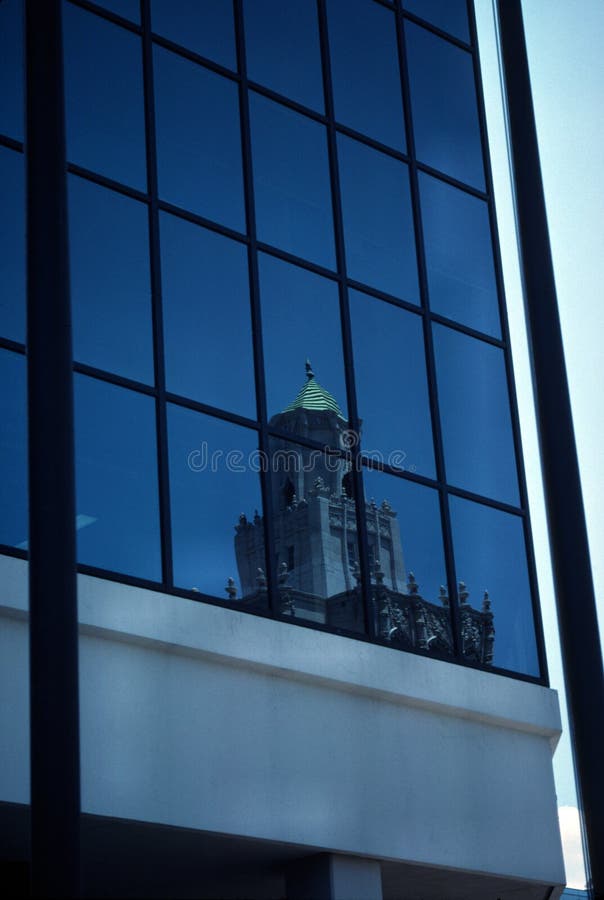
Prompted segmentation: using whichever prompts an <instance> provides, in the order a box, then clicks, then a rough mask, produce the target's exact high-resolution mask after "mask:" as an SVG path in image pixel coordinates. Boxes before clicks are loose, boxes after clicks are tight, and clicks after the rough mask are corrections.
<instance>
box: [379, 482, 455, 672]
mask: <svg viewBox="0 0 604 900" xmlns="http://www.w3.org/2000/svg"><path fill="white" fill-rule="evenodd" d="M363 480H364V482H365V499H366V519H367V532H368V534H367V539H368V542H369V564H370V568H371V594H372V598H373V602H374V616H375V622H376V632H377V634H379V636H380V637H381V638H382V639H384V640H387V641H391V642H392V643H393V644H394V645H395V646H398V647H401V648H402V649H407V650H427V651H430V652H433V653H439V654H441V655H442V654H444V655H449V654H451V653H452V650H453V642H452V637H451V626H450V616H449V605H448V590H447V575H446V569H445V558H444V552H443V543H442V532H441V526H440V512H439V503H438V494H437V492H436V491H433V490H431V489H430V488H426V487H423V486H422V485H418V484H413V482H410V481H405V480H403V479H401V478H394V477H393V476H390V475H385V474H383V473H382V472H372V471H370V470H368V469H365V470H364V473H363Z"/></svg>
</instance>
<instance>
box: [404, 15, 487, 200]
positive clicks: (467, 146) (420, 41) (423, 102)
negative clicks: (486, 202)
mask: <svg viewBox="0 0 604 900" xmlns="http://www.w3.org/2000/svg"><path fill="white" fill-rule="evenodd" d="M406 34H407V55H408V60H409V81H410V89H411V106H412V111H413V129H414V134H415V149H416V152H417V157H418V159H419V160H420V161H421V162H424V163H427V164H428V165H430V166H434V168H435V169H440V170H441V171H443V172H446V173H447V174H448V175H452V176H453V177H454V178H458V179H459V180H460V181H464V182H466V183H467V184H471V185H473V186H474V187H477V188H480V189H482V190H484V186H485V183H484V167H483V162H482V149H481V146H480V129H479V125H478V112H477V108H476V90H475V86H474V73H473V69H472V57H471V56H470V54H469V53H468V52H467V51H465V50H461V49H460V48H459V47H455V46H454V45H453V44H450V43H448V42H447V41H445V40H443V39H442V38H439V37H436V35H434V34H432V33H431V32H429V31H427V30H426V29H425V28H420V27H419V26H418V25H412V24H411V23H409V22H407V24H406Z"/></svg>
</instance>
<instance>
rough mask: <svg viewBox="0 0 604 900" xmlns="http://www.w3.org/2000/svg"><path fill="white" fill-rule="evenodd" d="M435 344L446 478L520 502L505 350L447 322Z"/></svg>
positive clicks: (436, 335)
mask: <svg viewBox="0 0 604 900" xmlns="http://www.w3.org/2000/svg"><path fill="white" fill-rule="evenodd" d="M434 349H435V355H436V375H437V381H438V395H439V406H440V417H441V424H442V431H443V442H444V450H445V466H446V470H447V481H448V482H449V484H454V485H456V486H458V487H462V488H465V489H466V490H469V491H473V492H474V493H477V494H483V495H484V496H486V497H493V498H494V499H496V500H501V501H503V502H506V503H511V504H514V505H518V502H519V497H518V477H517V471H516V460H515V454H514V442H513V436H512V422H511V416H510V404H509V396H508V387H507V378H506V371H505V364H504V359H503V351H501V350H500V349H499V348H498V347H493V346H492V345H491V344H487V343H485V342H484V341H479V340H476V339H475V338H471V337H468V336H467V335H465V334H461V333H460V332H458V331H453V330H452V329H450V328H446V327H444V326H442V325H435V326H434Z"/></svg>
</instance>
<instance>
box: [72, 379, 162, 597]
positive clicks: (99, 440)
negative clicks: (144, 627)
mask: <svg viewBox="0 0 604 900" xmlns="http://www.w3.org/2000/svg"><path fill="white" fill-rule="evenodd" d="M74 380H75V383H74V392H75V427H76V516H77V517H76V528H77V538H78V560H79V562H81V563H87V564H88V565H91V566H98V567H99V568H102V569H109V570H111V571H114V572H123V573H124V574H126V575H135V576H137V577H139V578H148V579H150V580H152V581H161V552H160V537H159V534H160V532H159V504H158V495H157V450H156V439H155V435H156V431H155V404H154V400H153V398H151V397H146V396H143V395H142V394H136V393H134V392H133V391H128V390H126V389H125V388H121V387H116V386H115V385H113V384H107V383H105V382H103V381H97V380H96V379H94V378H88V377H87V376H85V375H78V374H76V375H75V379H74Z"/></svg>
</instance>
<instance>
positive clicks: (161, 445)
mask: <svg viewBox="0 0 604 900" xmlns="http://www.w3.org/2000/svg"><path fill="white" fill-rule="evenodd" d="M141 23H142V28H143V37H142V41H143V83H144V93H145V131H146V136H145V137H146V148H147V187H148V193H149V257H150V265H151V303H152V311H153V346H154V358H155V388H156V394H155V411H156V434H157V466H158V487H159V516H160V531H161V557H162V573H163V583H164V585H165V586H166V587H168V588H171V587H173V584H174V576H173V566H172V522H171V511H170V481H169V478H170V475H169V458H168V423H167V409H166V371H165V358H164V329H163V313H162V287H161V257H160V242H159V202H158V188H157V144H156V129H155V94H154V84H153V43H152V40H151V11H150V2H149V0H141Z"/></svg>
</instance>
